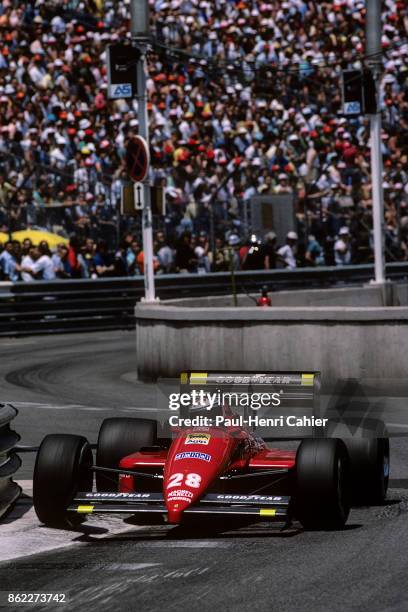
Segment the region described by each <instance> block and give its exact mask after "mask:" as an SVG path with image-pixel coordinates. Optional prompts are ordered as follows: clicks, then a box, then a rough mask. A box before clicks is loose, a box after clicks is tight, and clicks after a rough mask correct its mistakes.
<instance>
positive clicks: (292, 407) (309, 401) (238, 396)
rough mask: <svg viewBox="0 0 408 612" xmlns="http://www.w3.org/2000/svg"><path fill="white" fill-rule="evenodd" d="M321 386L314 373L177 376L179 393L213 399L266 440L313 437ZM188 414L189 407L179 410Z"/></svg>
mask: <svg viewBox="0 0 408 612" xmlns="http://www.w3.org/2000/svg"><path fill="white" fill-rule="evenodd" d="M320 387H321V384H320V372H316V371H307V372H305V371H303V372H270V371H264V372H259V371H225V370H224V371H222V370H218V371H206V372H202V371H201V372H198V371H188V372H183V373H182V374H181V376H180V388H181V392H182V393H186V394H189V395H190V396H192V397H196V398H197V397H199V398H200V397H201V398H202V397H207V398H214V401H215V402H217V403H218V405H222V406H224V407H226V406H227V407H228V408H229V409H230V410H231V411H232V412H233V413H234V414H235V415H239V416H240V417H241V420H242V424H243V425H245V426H249V427H250V429H251V430H252V431H254V432H256V434H257V435H260V436H261V437H263V438H264V439H266V440H268V439H279V438H281V439H282V438H285V439H287V438H289V439H299V438H303V437H310V436H314V435H316V430H315V428H316V427H318V426H319V419H320ZM194 392H195V393H194ZM187 412H188V408H183V409H181V411H180V413H181V414H186V413H187ZM299 419H303V422H304V423H305V426H304V427H302V426H301V425H300V420H299Z"/></svg>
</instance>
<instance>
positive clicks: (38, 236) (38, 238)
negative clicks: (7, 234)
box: [13, 229, 69, 248]
mask: <svg viewBox="0 0 408 612" xmlns="http://www.w3.org/2000/svg"><path fill="white" fill-rule="evenodd" d="M26 238H30V240H31V241H32V243H33V244H35V245H37V244H39V243H40V242H42V241H43V240H45V241H46V242H48V246H49V247H50V248H54V247H56V246H58V245H59V244H62V243H63V244H68V243H69V240H68V239H67V238H62V236H58V234H51V232H42V231H40V230H33V229H28V230H20V231H19V232H14V233H13V240H18V241H19V242H23V240H25V239H26Z"/></svg>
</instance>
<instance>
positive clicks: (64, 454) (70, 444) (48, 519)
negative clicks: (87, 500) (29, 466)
mask: <svg viewBox="0 0 408 612" xmlns="http://www.w3.org/2000/svg"><path fill="white" fill-rule="evenodd" d="M91 466H92V450H91V447H90V445H89V443H88V440H87V439H86V438H84V437H82V436H74V435H69V434H54V435H49V436H46V437H45V438H44V440H43V441H42V443H41V445H40V448H39V449H38V453H37V458H36V462H35V467H34V476H33V504H34V509H35V512H36V514H37V516H38V518H39V520H40V521H41V522H42V523H44V525H47V526H49V527H57V528H62V527H65V528H67V527H68V528H69V527H74V526H75V525H77V524H79V523H81V522H82V521H83V520H85V517H83V516H79V515H78V516H76V515H72V514H69V513H67V507H68V505H69V504H70V502H71V501H72V499H73V497H74V496H75V494H76V493H77V492H78V491H91V490H92V481H93V474H92V471H91V470H90V468H91Z"/></svg>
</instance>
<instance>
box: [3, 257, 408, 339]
mask: <svg viewBox="0 0 408 612" xmlns="http://www.w3.org/2000/svg"><path fill="white" fill-rule="evenodd" d="M386 274H387V278H389V279H391V280H402V279H408V262H407V263H392V264H387V267H386ZM373 276H374V267H373V266H372V265H361V266H348V267H342V268H340V267H324V268H323V267H322V268H299V269H297V270H287V269H285V270H259V271H239V272H236V273H235V283H236V288H237V291H238V293H243V292H244V291H249V292H258V291H259V290H260V288H261V287H262V285H265V284H266V285H268V286H269V288H270V290H272V291H274V290H282V289H285V290H287V289H289V290H295V289H317V288H329V287H335V286H337V287H338V286H347V285H353V284H354V285H358V284H361V283H364V282H368V281H369V280H370V279H372V278H373ZM155 280H156V292H157V295H158V296H159V297H160V299H172V298H183V297H204V296H211V295H228V294H230V293H231V275H230V274H229V273H228V272H216V273H212V274H168V275H158V276H156V279H155ZM143 295H144V286H143V277H142V276H136V277H133V278H129V277H123V278H100V279H95V280H88V279H78V280H58V281H51V282H50V281H35V282H33V283H23V282H18V283H14V284H9V285H7V286H5V285H3V287H2V290H1V289H0V336H10V335H16V336H17V335H33V334H43V333H56V332H75V331H77V332H78V331H84V330H86V331H92V330H109V329H131V328H132V327H133V325H134V306H135V303H136V301H138V300H140V298H141V297H142V296H143Z"/></svg>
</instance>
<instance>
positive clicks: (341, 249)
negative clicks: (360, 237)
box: [334, 225, 351, 266]
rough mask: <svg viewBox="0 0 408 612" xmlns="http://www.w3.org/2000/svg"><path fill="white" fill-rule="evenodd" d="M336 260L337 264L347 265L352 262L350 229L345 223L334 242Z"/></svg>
mask: <svg viewBox="0 0 408 612" xmlns="http://www.w3.org/2000/svg"><path fill="white" fill-rule="evenodd" d="M334 261H335V264H336V266H347V265H348V264H350V263H351V246H350V230H349V228H348V227H347V226H345V225H344V226H343V227H341V228H340V230H339V235H338V238H337V240H336V242H335V243H334Z"/></svg>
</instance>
